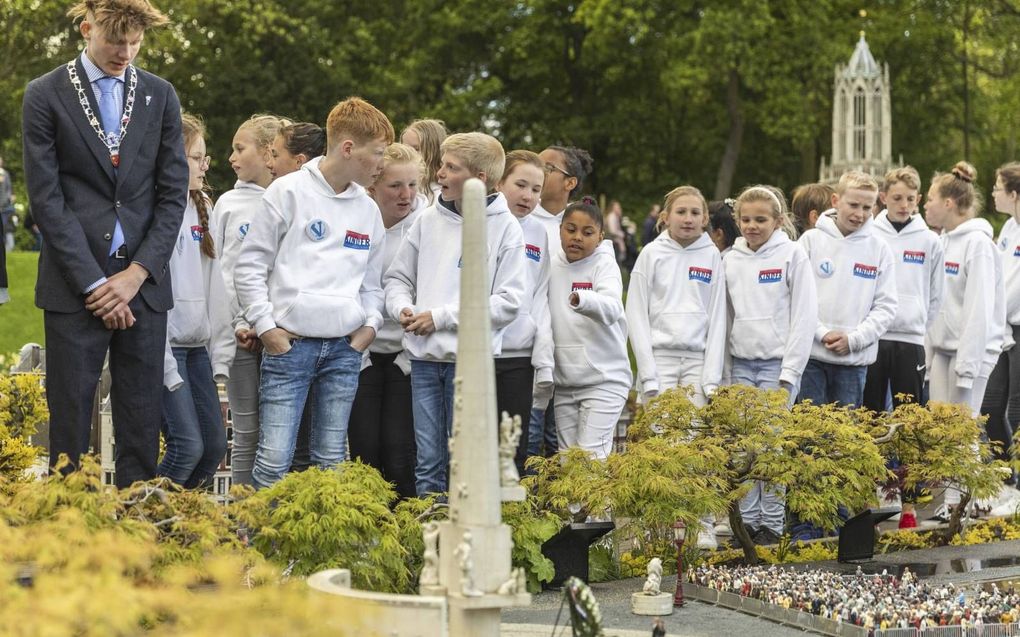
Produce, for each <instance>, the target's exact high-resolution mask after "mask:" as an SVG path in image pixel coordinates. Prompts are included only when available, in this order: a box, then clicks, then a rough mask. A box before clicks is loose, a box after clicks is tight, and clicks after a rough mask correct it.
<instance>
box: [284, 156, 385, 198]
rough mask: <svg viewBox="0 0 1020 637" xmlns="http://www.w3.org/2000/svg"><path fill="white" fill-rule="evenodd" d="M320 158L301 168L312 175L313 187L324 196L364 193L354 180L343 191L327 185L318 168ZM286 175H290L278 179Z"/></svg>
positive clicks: (348, 196)
mask: <svg viewBox="0 0 1020 637" xmlns="http://www.w3.org/2000/svg"><path fill="white" fill-rule="evenodd" d="M322 159H323V158H322V157H316V158H315V159H313V160H311V161H309V162H308V163H306V164H305V165H304V166H302V167H301V170H307V171H308V173H309V174H310V175H311V176H312V185H314V186H315V189H316V190H318V191H319V193H320V194H322V195H324V196H326V197H333V198H334V199H355V198H357V197H360V196H362V195H364V194H366V193H365V189H364V188H363V187H362V186H361V184H358V183H357V182H354V181H352V182H351V183H349V184H347V188H346V189H344V191H343V192H336V191H335V190H333V186H330V185H329V182H328V181H326V178H325V177H323V175H322V171H321V170H319V164H321V163H322ZM291 174H293V173H291ZM288 177H290V175H284V176H283V177H281V178H280V179H287V178H288Z"/></svg>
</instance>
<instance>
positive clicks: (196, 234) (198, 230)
mask: <svg viewBox="0 0 1020 637" xmlns="http://www.w3.org/2000/svg"><path fill="white" fill-rule="evenodd" d="M203 235H205V233H204V232H202V226H191V238H192V239H193V240H194V241H201V240H202V236H203Z"/></svg>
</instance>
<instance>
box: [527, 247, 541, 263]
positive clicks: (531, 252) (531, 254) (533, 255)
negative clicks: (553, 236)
mask: <svg viewBox="0 0 1020 637" xmlns="http://www.w3.org/2000/svg"><path fill="white" fill-rule="evenodd" d="M524 256H526V257H528V258H529V259H531V260H532V261H534V262H535V263H538V262H540V261H541V260H542V248H540V247H538V246H534V245H531V244H530V243H525V244H524Z"/></svg>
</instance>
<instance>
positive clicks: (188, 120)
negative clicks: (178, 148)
mask: <svg viewBox="0 0 1020 637" xmlns="http://www.w3.org/2000/svg"><path fill="white" fill-rule="evenodd" d="M181 131H182V132H183V135H184V149H185V151H187V150H188V149H189V148H191V146H192V144H194V143H195V142H197V141H198V140H200V139H205V122H203V121H202V118H200V117H199V116H198V115H192V114H191V113H181ZM203 159H204V158H203ZM188 195H189V196H190V197H191V200H192V201H193V202H195V210H197V211H198V224H199V225H200V226H202V248H201V249H202V254H204V255H205V256H207V257H209V258H210V259H215V258H216V246H215V244H214V243H213V237H212V233H211V232H209V184H208V182H206V181H205V180H204V179H203V180H202V187H201V188H199V189H198V190H191V191H189V193H188Z"/></svg>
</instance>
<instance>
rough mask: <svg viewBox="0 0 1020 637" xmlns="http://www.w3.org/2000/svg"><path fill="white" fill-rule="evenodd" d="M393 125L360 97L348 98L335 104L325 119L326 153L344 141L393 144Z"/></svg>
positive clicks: (380, 112)
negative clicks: (373, 141) (377, 140)
mask: <svg viewBox="0 0 1020 637" xmlns="http://www.w3.org/2000/svg"><path fill="white" fill-rule="evenodd" d="M393 137H394V132H393V124H391V123H390V119H389V118H388V117H386V115H385V114H384V113H383V112H382V111H380V110H379V109H378V108H376V107H374V106H372V105H371V104H369V103H368V102H366V101H365V100H363V99H361V98H360V97H348V98H347V99H345V100H343V101H341V102H337V104H336V106H334V107H333V110H331V111H330V112H329V117H327V118H326V149H327V150H326V152H327V153H328V152H329V149H330V148H335V147H336V145H337V144H340V143H341V142H343V141H344V140H345V139H350V140H352V141H354V142H355V143H357V144H367V143H368V142H370V141H372V140H375V139H381V140H383V141H384V142H386V143H387V144H392V143H393Z"/></svg>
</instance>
